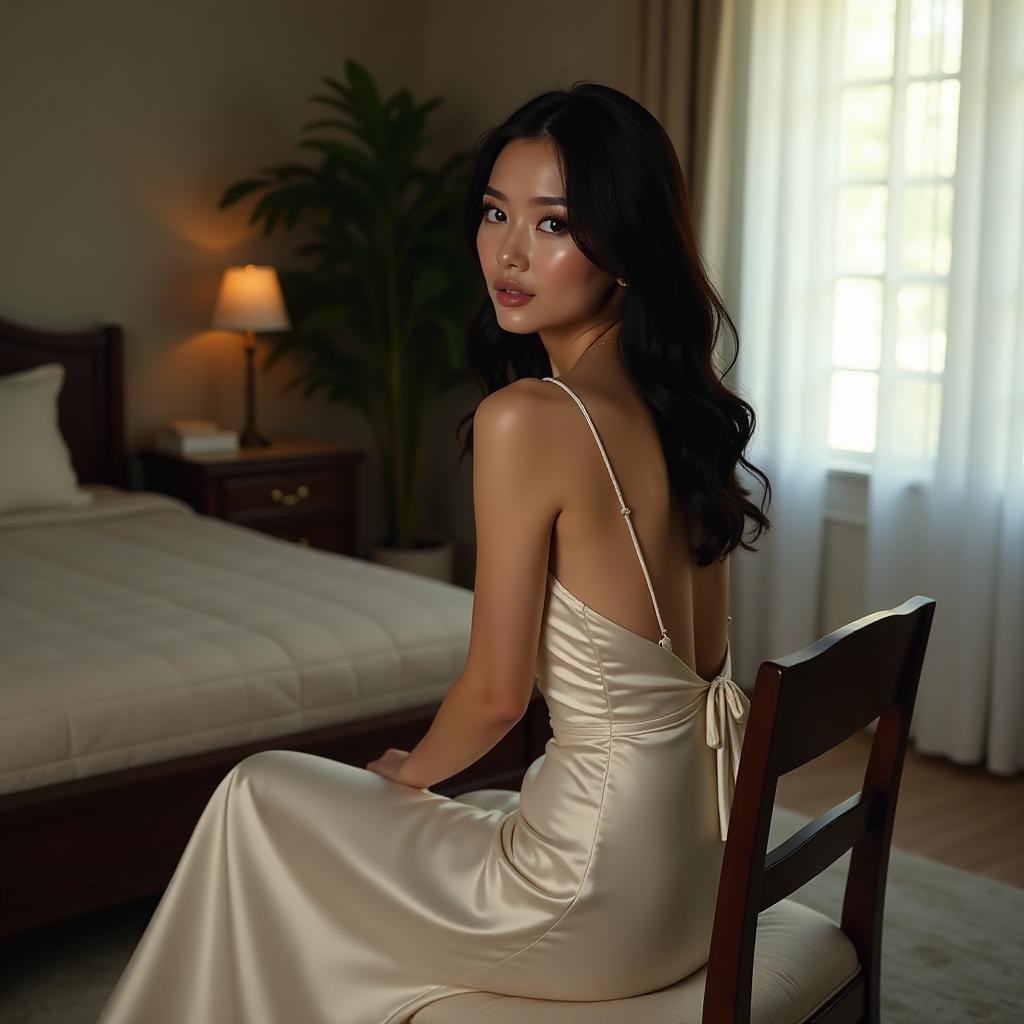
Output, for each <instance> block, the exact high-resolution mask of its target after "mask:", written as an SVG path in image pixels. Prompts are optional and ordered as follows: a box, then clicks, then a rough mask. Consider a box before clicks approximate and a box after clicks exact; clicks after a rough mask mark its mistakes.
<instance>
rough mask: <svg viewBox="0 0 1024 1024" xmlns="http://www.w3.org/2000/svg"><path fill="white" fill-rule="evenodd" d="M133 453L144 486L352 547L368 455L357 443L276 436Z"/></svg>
mask: <svg viewBox="0 0 1024 1024" xmlns="http://www.w3.org/2000/svg"><path fill="white" fill-rule="evenodd" d="M138 454H139V460H140V461H141V463H142V473H143V486H144V487H145V488H146V489H147V490H151V491H160V492H162V493H164V494H170V495H172V496H173V497H175V498H181V500H182V501H185V502H187V503H188V504H189V505H191V506H192V508H194V509H195V510H196V511H197V512H201V513H203V514H204V515H210V516H217V517H218V518H220V519H226V520H228V521H229V522H232V523H238V524H239V525H241V526H249V527H252V528H253V529H256V530H262V531H263V532H264V533H270V534H273V535H274V536H275V537H283V538H284V539H286V540H292V541H295V542H296V543H298V544H303V545H307V546H311V547H317V548H324V549H325V550H328V551H337V552H340V553H341V554H347V555H355V554H356V522H357V520H356V471H357V466H358V464H359V463H360V462H362V461H363V460H364V459H365V458H366V453H365V452H364V451H363V450H362V449H360V448H356V447H354V446H346V445H336V444H328V443H326V442H323V441H309V440H304V439H302V438H279V439H276V440H275V441H273V442H272V443H271V444H270V445H269V446H268V447H266V448H239V449H238V450H237V451H235V452H228V453H226V454H225V453H217V454H212V455H170V454H168V453H166V452H161V451H157V450H156V449H153V448H144V449H142V450H141V451H140V452H139V453H138Z"/></svg>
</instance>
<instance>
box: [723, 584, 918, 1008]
mask: <svg viewBox="0 0 1024 1024" xmlns="http://www.w3.org/2000/svg"><path fill="white" fill-rule="evenodd" d="M934 612H935V601H934V600H933V599H931V598H928V597H921V596H916V597H912V598H909V599H908V600H907V601H905V602H904V603H903V604H901V605H900V606H899V607H898V608H893V609H891V610H889V611H882V612H874V613H873V614H871V615H866V616H864V618H861V619H857V620H856V621H855V622H851V623H850V624H849V625H846V626H843V627H841V628H840V629H837V630H835V631H834V632H832V633H829V634H828V635H827V636H825V637H822V639H820V640H817V641H816V642H814V643H813V644H810V645H808V646H807V647H805V648H804V649H803V650H801V651H798V652H797V653H796V654H792V655H789V656H788V657H784V658H779V659H776V660H773V661H765V662H762V663H761V666H760V668H759V669H758V672H757V678H756V680H755V684H754V693H753V696H752V697H751V701H750V712H749V716H748V718H747V724H746V730H745V733H744V738H743V747H742V750H741V753H740V763H739V768H738V771H737V776H736V790H735V793H734V796H733V803H732V810H731V813H730V818H729V832H728V838H727V841H726V844H725V851H724V854H723V861H722V874H721V879H720V882H719V887H718V904H717V907H716V911H715V923H714V928H713V931H712V936H711V948H710V956H709V959H708V967H707V975H706V981H705V989H704V1011H703V1019H704V1020H705V1021H706V1022H714V1024H749V1021H750V1001H751V983H752V972H753V961H754V942H755V939H756V936H757V915H758V914H759V913H760V912H761V911H762V910H764V909H765V908H767V907H770V906H772V905H773V904H775V903H778V902H779V900H781V899H783V898H784V897H786V896H788V895H789V894H790V893H792V892H794V891H795V890H797V889H798V888H800V886H801V885H803V884H804V883H805V882H807V881H808V880H809V879H811V878H813V877H815V876H816V875H818V874H820V873H821V872H822V871H824V870H825V868H827V867H828V866H829V865H830V864H832V863H833V862H834V861H836V860H838V859H839V858H840V857H841V856H842V855H843V854H844V853H845V852H846V851H847V850H849V849H852V850H853V853H852V854H851V858H850V868H849V873H848V875H847V879H846V890H845V893H844V896H843V910H842V920H841V922H840V927H841V928H842V929H843V931H844V932H845V933H846V934H847V935H848V936H849V938H850V940H851V942H852V943H853V945H854V948H855V949H856V950H857V955H858V958H859V959H860V963H861V972H860V974H859V975H858V977H857V978H856V979H854V980H853V981H851V982H850V983H849V985H847V986H846V987H845V988H844V989H843V990H842V991H841V992H840V993H837V995H836V997H835V998H834V999H833V1000H830V1003H829V1009H830V1010H832V1011H834V1014H835V1015H834V1017H833V1016H832V1015H831V1014H827V1015H825V1016H822V1017H821V1018H815V1019H816V1020H817V1019H821V1020H826V1019H834V1020H836V1021H839V1020H842V1021H859V1020H862V1019H863V1020H865V1021H877V1020H878V979H879V967H880V963H879V960H880V952H881V939H882V910H883V903H884V899H885V877H886V870H887V867H888V860H889V843H890V839H891V836H892V824H893V818H894V815H895V810H896V799H897V796H898V793H899V784H900V774H901V771H902V768H903V757H904V753H905V751H906V745H907V733H908V730H909V728H910V720H911V716H912V715H913V710H914V700H915V697H916V695H917V684H918V680H919V679H920V676H921V663H922V662H923V660H924V654H925V648H926V647H927V644H928V636H929V633H930V631H931V624H932V617H933V615H934ZM876 718H877V719H878V724H877V726H876V729H875V734H874V739H873V742H872V744H871V752H870V755H869V757H868V764H867V769H866V772H865V775H864V781H863V784H862V788H861V791H860V792H859V793H854V794H853V795H852V796H850V797H849V798H848V799H846V800H844V801H843V802H842V803H840V804H837V805H836V806H835V807H833V808H832V809H831V810H829V811H826V812H825V813H824V814H821V815H819V816H818V817H817V818H815V819H814V820H813V821H810V822H808V823H807V824H806V825H805V826H804V827H803V828H801V829H800V830H799V831H798V832H796V833H795V834H794V835H792V836H790V837H789V839H787V840H786V841H785V842H784V843H780V844H779V845H778V846H777V847H775V848H774V849H773V850H771V852H770V853H769V854H768V856H767V857H766V856H765V847H766V845H767V841H768V829H769V826H770V824H771V818H772V809H773V807H774V804H775V791H776V786H777V784H778V779H779V776H780V775H784V774H785V773H786V772H788V771H792V770H793V769H794V768H799V767H800V766H801V765H803V764H806V763H807V762H808V761H811V760H813V759H814V758H816V757H817V756H818V755H819V754H822V753H824V752H825V751H827V750H831V749H832V748H833V747H835V746H837V745H838V744H839V743H841V742H843V741H844V740H845V739H847V738H849V737H851V736H853V735H854V734H855V733H857V732H859V731H860V730H861V729H863V728H865V726H867V725H869V724H870V723H871V722H872V721H873V720H874V719H876Z"/></svg>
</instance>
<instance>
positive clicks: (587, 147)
mask: <svg viewBox="0 0 1024 1024" xmlns="http://www.w3.org/2000/svg"><path fill="white" fill-rule="evenodd" d="M542 138H548V139H550V140H551V141H552V142H553V143H554V147H555V150H556V153H557V159H558V164H559V169H560V171H561V173H562V179H563V181H564V183H565V193H564V194H565V197H566V201H567V204H568V218H567V225H568V230H569V233H570V235H571V236H572V239H573V241H574V242H575V243H576V245H577V246H578V247H579V249H580V250H581V251H582V252H583V253H584V255H585V256H586V257H587V258H588V259H589V260H590V261H591V262H592V263H594V264H596V265H597V266H599V267H601V268H602V269H603V270H605V271H607V272H608V273H611V274H614V275H615V276H616V277H620V276H621V277H623V278H624V279H625V280H626V281H627V282H629V285H630V287H629V288H628V289H627V291H626V295H625V299H624V304H623V307H622V322H621V324H620V330H619V345H618V348H619V358H620V359H621V360H622V363H623V365H624V366H625V368H626V370H627V372H628V373H629V374H630V377H631V379H632V380H633V382H634V384H635V386H636V387H637V389H638V390H639V391H640V393H641V394H642V395H643V396H644V398H645V399H646V400H647V403H648V405H649V406H650V408H651V410H652V413H653V416H654V419H655V422H656V423H657V426H658V433H659V436H660V438H661V445H662V450H663V452H664V455H665V461H666V464H667V466H668V474H669V481H670V486H671V487H672V488H673V490H674V492H675V493H676V494H678V495H679V496H680V499H681V501H682V502H683V503H684V506H685V507H686V508H688V509H689V511H690V513H691V514H692V515H693V516H694V517H695V519H696V520H697V522H698V523H699V524H700V527H701V534H700V540H699V543H698V544H697V546H696V548H695V549H694V555H695V557H696V560H697V564H698V565H701V566H703V565H709V564H711V562H712V561H714V560H715V559H716V558H724V557H725V556H726V555H727V554H728V553H729V552H730V551H732V550H733V549H734V548H735V547H737V546H738V545H742V546H743V547H744V548H746V549H747V550H755V549H754V548H753V547H752V546H751V545H750V544H749V543H747V542H746V541H744V540H743V529H744V525H745V519H746V518H747V517H749V518H750V519H752V520H753V521H754V523H755V533H754V536H753V537H752V538H751V539H752V540H756V539H757V537H758V536H760V534H761V532H762V531H763V530H767V529H768V528H770V525H771V523H770V521H769V519H768V518H767V516H766V515H765V514H764V512H763V510H762V509H759V508H758V507H757V506H755V505H754V504H752V503H751V502H750V501H748V500H747V495H748V494H749V493H750V491H749V490H747V489H746V488H745V487H743V485H742V484H741V483H740V480H739V478H738V475H737V471H736V466H737V463H742V464H743V465H744V466H746V467H747V468H748V469H749V470H750V471H751V472H752V473H753V474H755V475H756V476H758V477H759V478H760V479H761V480H763V481H764V487H765V497H764V501H765V504H766V503H767V502H769V501H770V499H771V483H770V482H769V480H768V478H767V476H765V474H764V473H762V472H761V471H760V470H759V469H757V468H756V467H755V466H753V465H752V464H751V463H750V462H748V461H747V460H746V459H745V458H744V457H743V451H744V449H745V448H746V446H747V443H748V442H749V440H750V438H751V436H752V434H753V432H754V427H755V423H756V420H755V416H754V410H753V408H752V406H750V405H749V404H748V403H747V402H745V401H743V400H742V399H741V398H739V397H738V396H737V395H735V394H734V393H733V392H732V391H730V390H729V389H728V388H727V387H726V386H725V385H724V384H723V383H722V381H721V379H720V378H719V376H718V373H717V372H716V370H715V366H714V362H713V359H712V353H713V349H714V347H715V344H716V342H717V338H718V334H719V332H720V330H721V328H722V324H723V323H726V324H728V325H729V329H730V330H731V332H732V335H733V338H734V341H735V348H734V351H733V357H732V362H731V363H730V364H729V366H728V367H727V369H726V371H725V372H726V373H728V371H729V370H730V369H732V366H733V365H734V364H735V362H736V356H737V353H738V351H739V335H738V333H737V331H736V326H735V324H733V322H732V319H731V318H730V316H729V314H728V312H727V311H726V309H725V305H724V304H723V302H722V300H721V299H720V298H719V296H718V294H717V292H716V291H715V289H714V286H713V285H712V284H711V282H710V281H709V280H708V278H707V275H706V273H705V271H704V267H703V265H702V263H701V259H700V254H699V252H698V248H697V242H696V238H695V235H694V229H693V220H692V215H691V212H690V204H689V200H688V197H687V191H686V183H685V180H684V178H683V172H682V168H681V167H680V165H679V159H678V157H677V156H676V153H675V150H674V149H673V147H672V142H671V140H670V139H669V137H668V135H666V133H665V130H664V129H663V128H662V126H661V125H660V124H659V123H658V120H657V119H656V118H655V117H654V116H653V115H652V114H651V113H650V112H649V111H648V110H646V109H645V108H644V107H643V106H642V105H641V104H639V103H637V102H636V101H635V100H633V99H631V98H630V97H629V96H627V95H626V94H625V93H622V92H619V91H618V90H617V89H612V88H610V87H609V86H605V85H599V84H597V83H594V82H586V81H584V82H576V83H574V84H573V85H572V86H571V87H570V88H569V89H556V90H552V91H551V92H545V93H542V94H541V95H539V96H537V97H535V98H534V99H531V100H529V101H528V102H527V103H525V104H523V106H521V107H520V108H519V109H518V110H516V111H515V112H514V113H513V114H511V115H510V116H509V117H508V118H507V119H506V120H505V121H504V122H503V123H502V124H500V125H498V126H497V127H495V128H492V129H490V130H489V131H487V132H486V133H484V134H483V135H482V136H481V137H480V139H479V140H478V142H477V146H476V156H475V161H474V164H473V168H472V170H471V172H470V178H469V186H468V191H467V194H466V207H465V230H466V239H467V242H468V244H469V249H470V252H471V253H472V254H473V259H474V260H476V259H477V250H476V236H477V230H478V228H479V226H480V219H481V216H482V212H481V201H482V198H483V194H484V188H485V187H486V185H487V183H488V180H489V178H490V174H491V169H492V167H493V166H494V161H495V160H496V159H497V157H498V154H499V153H500V152H501V150H502V148H503V147H504V146H505V144H506V143H508V142H509V141H510V140H512V139H526V140H537V139H542ZM484 283H485V289H486V282H484ZM466 357H467V360H468V362H469V366H470V368H471V370H472V372H473V375H474V376H475V378H476V380H477V382H478V383H479V385H480V387H481V390H482V391H483V396H484V397H486V396H487V395H489V394H491V393H492V392H494V391H497V390H498V389H499V388H501V387H504V386H505V385H506V384H509V383H511V382H512V380H514V379H518V378H519V377H547V376H551V362H550V360H549V358H548V355H547V351H546V350H545V348H544V346H543V344H542V342H541V339H540V335H539V334H537V333H536V332H535V333H532V334H515V333H512V332H510V331H505V330H503V329H502V328H501V327H500V326H499V325H498V321H497V317H496V316H495V312H494V306H493V304H492V302H491V299H490V297H489V295H488V294H486V293H485V294H484V297H483V299H482V301H481V303H480V306H479V308H478V309H477V311H476V313H475V314H474V315H473V317H472V318H471V320H470V322H469V325H468V330H467V340H466ZM474 414H475V409H474V410H473V411H471V412H469V413H467V414H466V416H464V417H463V418H462V420H460V421H459V424H458V426H457V427H456V435H457V434H458V431H459V430H461V429H462V428H463V426H465V425H466V423H467V421H469V427H468V430H467V434H466V438H465V442H464V446H463V449H462V452H461V454H460V456H459V464H460V465H461V463H462V460H463V458H465V456H466V455H467V454H468V453H469V452H471V451H472V450H473V427H472V419H473V416H474ZM763 507H764V506H762V508H763Z"/></svg>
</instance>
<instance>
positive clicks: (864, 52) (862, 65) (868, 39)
mask: <svg viewBox="0 0 1024 1024" xmlns="http://www.w3.org/2000/svg"><path fill="white" fill-rule="evenodd" d="M895 23H896V4H895V0H847V4H846V19H845V22H844V24H843V76H844V77H845V78H847V79H851V78H890V77H891V76H892V68H893V63H892V58H893V43H894V40H895V36H896V28H895Z"/></svg>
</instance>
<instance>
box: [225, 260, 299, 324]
mask: <svg viewBox="0 0 1024 1024" xmlns="http://www.w3.org/2000/svg"><path fill="white" fill-rule="evenodd" d="M213 326H214V327H222V328H224V329H225V330H231V331H244V330H251V331H283V330H287V328H289V327H291V323H290V322H289V320H288V312H287V310H286V309H285V308H284V296H283V295H282V294H281V285H280V283H279V282H278V280H277V271H276V270H275V269H274V268H273V267H261V266H257V265H256V264H255V263H246V264H245V266H241V267H228V268H227V270H225V271H224V277H223V279H222V280H221V283H220V291H219V292H218V294H217V305H216V307H215V308H214V310H213Z"/></svg>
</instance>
